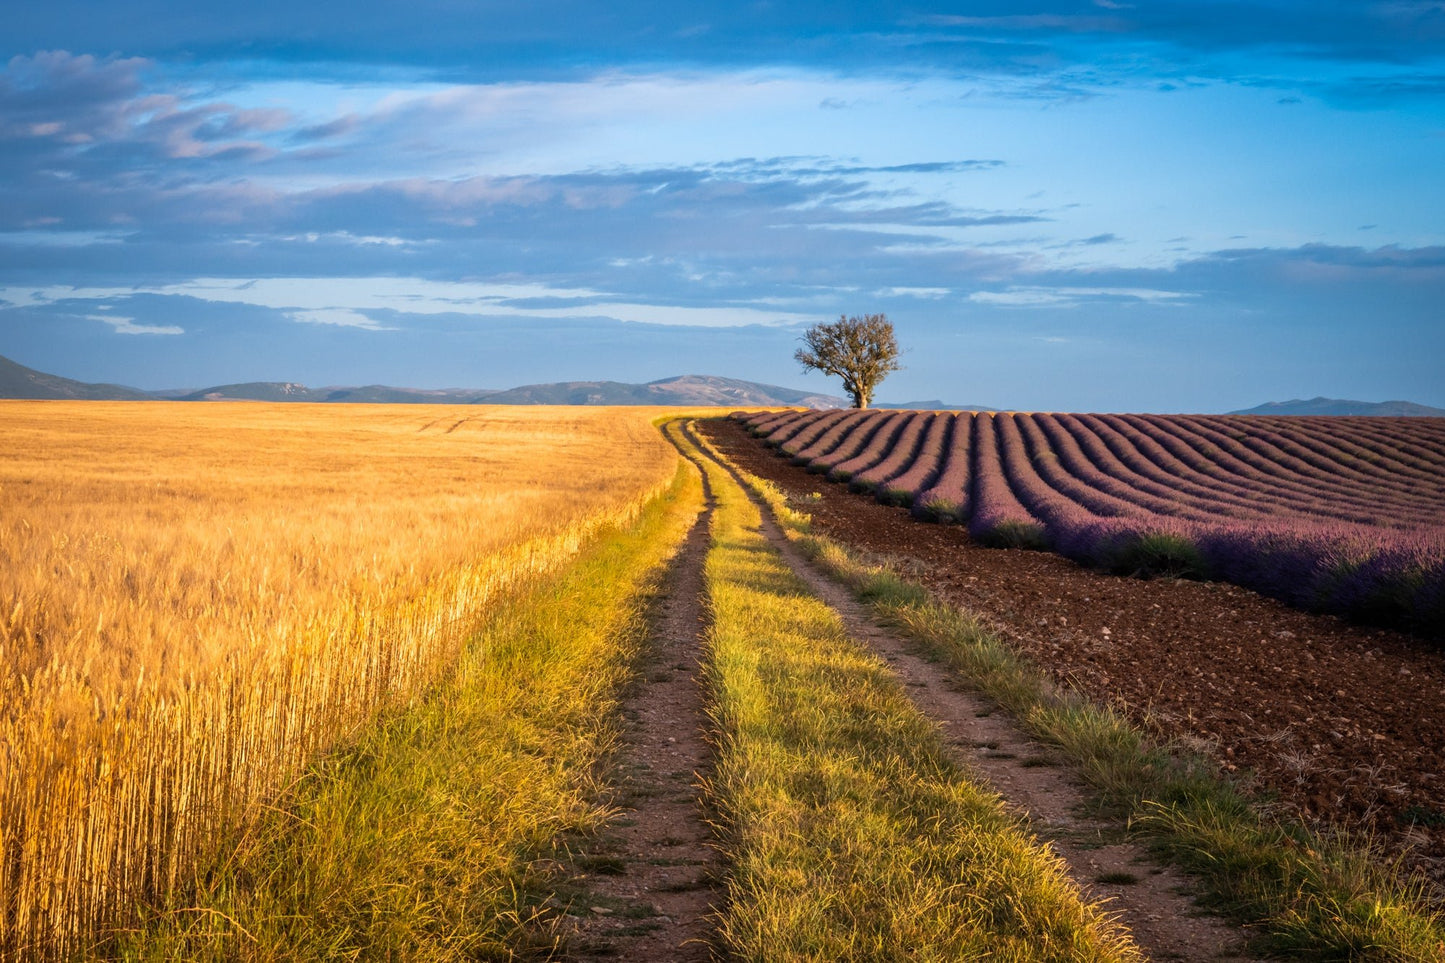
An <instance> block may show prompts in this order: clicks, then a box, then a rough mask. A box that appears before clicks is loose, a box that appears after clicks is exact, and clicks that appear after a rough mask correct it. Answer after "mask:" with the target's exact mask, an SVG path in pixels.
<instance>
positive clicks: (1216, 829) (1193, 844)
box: [712, 451, 1445, 963]
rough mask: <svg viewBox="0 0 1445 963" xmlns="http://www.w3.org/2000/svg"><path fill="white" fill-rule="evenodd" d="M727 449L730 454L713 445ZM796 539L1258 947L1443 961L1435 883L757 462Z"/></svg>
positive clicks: (755, 482) (757, 488)
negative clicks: (884, 554) (1135, 705)
mask: <svg viewBox="0 0 1445 963" xmlns="http://www.w3.org/2000/svg"><path fill="white" fill-rule="evenodd" d="M712 454H713V456H714V457H718V458H722V456H721V454H720V453H717V452H716V451H713V452H712ZM739 474H740V476H741V477H743V478H744V480H745V482H746V484H747V485H748V486H749V487H750V488H751V489H752V490H753V491H754V492H755V493H757V494H758V495H759V496H761V497H762V498H763V499H764V500H765V501H766V502H767V504H768V505H769V507H770V508H771V510H772V511H773V512H774V514H775V515H776V517H777V518H778V520H779V522H780V523H781V524H782V526H783V528H784V531H785V532H787V534H788V537H789V538H790V539H792V540H793V541H794V542H795V543H796V544H798V545H799V547H800V548H801V549H802V550H803V551H804V552H805V553H806V554H808V555H809V557H811V558H812V559H814V560H815V561H816V562H817V563H819V564H820V565H821V566H822V567H823V568H824V569H825V570H826V571H828V572H830V573H831V574H832V575H834V576H835V577H837V578H838V579H840V580H841V581H843V582H844V583H845V584H847V585H848V586H849V587H850V588H851V589H852V590H853V591H854V593H855V594H856V595H857V596H858V597H859V598H860V599H861V600H863V601H866V602H868V603H869V604H870V605H871V606H872V607H873V610H874V611H875V613H876V614H878V615H879V616H880V617H882V618H883V619H884V620H886V621H888V622H889V623H891V624H892V625H894V626H896V627H897V628H899V629H901V630H902V631H904V632H905V633H906V634H907V635H909V636H910V637H912V638H913V639H914V640H915V641H917V642H918V643H920V644H921V645H922V646H923V648H924V649H925V650H926V651H928V652H929V653H930V654H931V655H933V656H934V657H936V658H938V659H940V660H943V661H944V662H946V663H947V664H948V665H949V666H950V667H951V668H952V669H953V670H954V671H955V672H956V673H957V674H958V675H959V676H960V677H961V678H963V679H965V680H967V681H968V682H969V683H970V684H971V685H973V686H974V687H976V688H977V689H978V690H979V691H981V692H982V693H984V694H985V695H987V696H989V697H990V698H992V699H994V700H995V701H997V702H998V703H999V704H1000V705H1001V706H1003V707H1004V708H1005V709H1006V710H1007V711H1008V712H1009V713H1010V714H1011V715H1013V717H1014V718H1015V719H1016V720H1017V721H1018V722H1019V723H1020V724H1021V725H1022V726H1023V727H1024V728H1025V729H1026V730H1027V731H1028V732H1029V733H1031V734H1032V735H1034V736H1035V737H1036V738H1038V739H1040V740H1042V741H1044V742H1047V743H1050V744H1052V745H1054V746H1056V747H1058V748H1059V749H1060V750H1061V751H1062V752H1063V753H1064V755H1065V756H1066V757H1067V758H1068V759H1069V760H1070V761H1071V762H1072V764H1073V765H1074V766H1076V767H1077V769H1078V771H1079V773H1080V774H1081V776H1082V777H1083V778H1084V779H1085V780H1086V781H1087V783H1088V784H1089V785H1090V786H1091V787H1092V788H1093V789H1094V791H1095V792H1096V793H1097V794H1098V798H1099V801H1100V803H1101V804H1102V805H1104V806H1107V807H1110V808H1112V809H1114V810H1115V811H1119V812H1122V813H1123V814H1125V815H1126V816H1127V818H1128V820H1129V824H1130V827H1131V829H1132V830H1133V831H1134V832H1135V833H1136V834H1137V835H1138V836H1140V837H1141V838H1143V839H1145V840H1146V841H1147V842H1148V843H1149V844H1150V845H1151V846H1152V847H1153V848H1154V849H1155V850H1156V851H1157V852H1158V853H1159V854H1160V855H1161V856H1163V857H1164V858H1167V859H1168V860H1170V861H1171V862H1173V863H1174V864H1176V865H1178V866H1180V867H1181V868H1183V869H1185V870H1186V871H1188V872H1190V873H1192V874H1194V875H1195V876H1196V877H1197V878H1199V879H1200V881H1201V882H1202V884H1203V886H1204V889H1205V899H1206V902H1207V903H1208V904H1209V905H1211V906H1212V907H1213V908H1215V909H1216V910H1218V911H1219V912H1221V913H1222V914H1224V915H1226V916H1228V917H1230V918H1233V919H1235V920H1237V921H1239V922H1242V923H1245V924H1248V925H1250V926H1252V927H1253V928H1254V930H1255V932H1256V934H1257V936H1256V939H1255V945H1256V948H1257V949H1258V950H1259V951H1261V952H1265V953H1272V954H1278V955H1281V956H1288V957H1293V958H1298V959H1312V960H1358V961H1375V960H1379V961H1386V960H1388V961H1419V963H1430V961H1435V963H1438V961H1440V960H1445V919H1442V916H1441V914H1440V913H1439V912H1437V911H1436V910H1434V909H1432V905H1431V897H1430V894H1429V892H1428V890H1427V888H1426V887H1425V886H1424V885H1423V884H1421V883H1419V882H1418V881H1415V880H1411V879H1409V878H1407V877H1406V875H1405V874H1404V873H1403V872H1402V871H1401V869H1400V867H1399V866H1398V865H1396V864H1391V863H1388V862H1385V861H1382V860H1380V859H1379V858H1378V857H1376V856H1374V855H1372V854H1371V853H1370V851H1369V850H1368V848H1367V847H1365V846H1363V845H1362V844H1360V843H1359V842H1358V841H1352V840H1350V839H1347V838H1343V837H1336V838H1328V839H1327V838H1323V837H1322V836H1320V835H1319V834H1318V833H1315V832H1312V831H1311V830H1309V829H1308V828H1307V827H1305V826H1304V825H1302V824H1301V823H1299V822H1298V821H1297V820H1292V819H1287V818H1284V817H1281V816H1278V815H1276V814H1272V813H1270V812H1268V811H1267V810H1266V809H1265V808H1263V807H1262V806H1260V805H1259V804H1257V803H1256V802H1254V801H1252V800H1251V799H1249V798H1248V797H1246V796H1245V795H1244V794H1243V793H1242V792H1241V790H1240V789H1239V788H1238V787H1236V786H1235V785H1234V784H1232V783H1231V782H1230V781H1228V780H1226V779H1224V778H1223V777H1222V776H1220V775H1219V774H1218V769H1217V767H1216V766H1215V765H1214V764H1213V763H1212V762H1210V761H1209V760H1207V759H1204V758H1202V757H1199V756H1197V755H1194V754H1190V753H1187V752H1182V751H1179V750H1177V749H1171V748H1170V747H1165V746H1161V745H1158V744H1157V743H1156V742H1155V741H1153V740H1152V739H1151V738H1150V737H1149V736H1148V735H1147V734H1145V733H1144V732H1143V731H1142V730H1140V729H1139V728H1137V727H1135V726H1133V725H1132V724H1131V723H1129V721H1128V720H1127V719H1125V718H1124V717H1123V716H1121V715H1119V714H1118V713H1116V712H1113V711H1111V710H1110V709H1108V708H1107V707H1101V706H1098V705H1095V704H1093V703H1091V702H1089V701H1088V700H1087V699H1085V698H1084V697H1083V696H1081V695H1079V694H1078V693H1074V692H1062V691H1059V690H1058V689H1057V688H1056V687H1054V686H1053V685H1052V684H1051V683H1050V682H1049V681H1048V679H1047V678H1046V676H1045V675H1044V673H1043V672H1042V671H1041V670H1040V669H1038V668H1037V667H1036V666H1034V665H1032V664H1030V663H1029V662H1028V661H1027V660H1025V659H1024V658H1022V657H1021V656H1019V655H1018V654H1017V653H1016V652H1015V651H1014V650H1013V649H1012V648H1011V647H1010V646H1009V645H1008V644H1007V642H1005V641H1004V640H1003V639H1001V638H999V637H998V636H997V635H994V634H993V633H991V632H990V631H988V630H987V629H986V628H985V627H984V626H982V625H981V624H980V623H979V622H978V621H977V620H976V619H974V618H973V617H972V616H970V615H969V614H968V613H966V612H963V611H960V610H958V609H956V608H953V607H951V606H948V605H944V604H941V603H938V602H936V601H934V600H933V599H931V597H930V596H929V594H928V592H927V590H925V589H924V588H923V587H922V586H920V585H918V584H916V583H913V582H910V581H908V580H907V579H906V578H905V577H904V576H902V575H901V574H899V572H898V571H897V570H896V569H894V568H892V567H890V566H889V565H888V564H886V563H883V562H879V561H876V560H866V561H865V560H863V559H860V558H859V557H858V555H857V554H856V553H854V552H852V551H851V550H849V549H848V548H847V547H845V546H843V545H841V544H839V543H837V542H835V541H833V540H832V539H830V538H827V537H826V536H823V535H821V534H818V533H816V532H813V531H812V530H811V527H810V519H809V517H808V515H807V514H806V513H804V512H801V511H799V510H797V509H795V508H793V507H791V506H790V505H789V504H788V499H787V497H786V496H785V495H784V494H783V493H782V492H781V491H780V490H779V489H778V488H777V487H776V486H774V485H772V484H770V483H769V482H767V481H765V480H763V479H760V478H757V477H756V476H753V475H751V474H748V473H746V472H739Z"/></svg>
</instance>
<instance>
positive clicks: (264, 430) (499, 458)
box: [0, 402, 675, 957]
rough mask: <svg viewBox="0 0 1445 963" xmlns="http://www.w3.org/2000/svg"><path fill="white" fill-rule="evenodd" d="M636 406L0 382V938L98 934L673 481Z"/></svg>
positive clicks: (668, 459) (45, 941) (3, 952)
mask: <svg viewBox="0 0 1445 963" xmlns="http://www.w3.org/2000/svg"><path fill="white" fill-rule="evenodd" d="M654 414H655V412H650V411H646V410H641V409H556V408H552V409H540V410H539V409H525V408H502V407H497V408H485V407H423V406H415V407H413V406H345V407H330V406H311V405H253V404H223V405H182V404H163V403H154V404H150V403H142V404H101V403H65V402H42V403H27V402H5V403H0V840H3V860H0V956H6V957H8V956H10V955H18V954H25V955H27V956H36V957H52V956H68V955H73V954H74V953H75V952H77V951H84V950H85V949H86V948H88V947H90V946H93V945H94V943H95V941H96V939H97V938H98V934H102V933H103V932H104V931H105V930H106V928H107V927H114V926H117V925H121V924H123V923H124V922H125V921H126V918H127V917H128V916H129V915H130V914H131V913H132V912H133V907H134V906H135V905H136V903H137V901H140V900H144V899H146V898H148V897H151V896H154V895H155V894H159V893H165V892H170V891H172V890H173V889H174V888H175V887H177V886H184V885H185V884H186V873H187V871H188V869H189V868H190V867H192V866H193V865H195V863H196V861H197V859H198V858H200V857H201V856H202V855H203V853H205V851H206V848H207V847H208V846H214V845H215V841H216V840H217V839H218V838H221V837H223V836H225V835H226V834H228V833H234V832H235V831H236V830H237V828H238V827H244V826H245V825H247V824H248V823H249V822H250V821H252V820H253V819H254V817H255V814H256V813H257V812H258V810H259V807H261V806H262V805H264V804H265V802H266V801H267V800H268V799H270V798H272V797H274V796H275V794H276V793H277V792H278V791H280V790H281V789H282V788H283V787H284V786H285V785H286V784H287V783H288V782H289V781H290V780H292V779H293V778H295V776H296V774H297V773H298V772H299V771H300V770H301V769H302V767H303V766H304V765H305V764H306V762H307V761H308V760H309V759H311V758H313V757H314V756H315V754H316V753H317V752H318V751H320V750H323V749H325V748H326V747H328V746H331V745H334V744H336V743H337V742H338V741H340V740H344V739H346V738H347V737H348V735H349V734H351V733H354V732H355V731H356V730H357V729H358V727H360V726H361V725H364V724H365V723H366V722H367V721H368V720H369V719H370V718H372V717H373V716H374V715H375V713H377V712H378V711H381V710H385V709H387V708H390V707H395V706H397V705H400V704H405V703H406V702H407V701H408V700H410V699H412V698H414V697H415V696H416V695H417V694H418V693H419V692H421V691H422V690H423V689H424V688H425V687H426V686H427V685H428V684H429V683H431V682H433V681H434V680H435V679H436V678H437V677H438V676H439V675H440V674H442V673H443V672H445V671H446V669H447V667H448V666H449V665H451V663H452V662H453V660H454V658H455V655H456V653H457V651H458V650H459V647H460V645H461V643H462V641H463V639H464V636H465V631H466V628H467V626H468V624H469V615H471V614H472V613H475V612H476V611H477V610H478V608H479V607H480V606H481V605H482V604H483V603H484V602H485V601H486V600H487V598H488V597H490V596H491V595H493V594H494V593H495V592H497V591H498V590H499V589H501V588H503V587H505V586H506V585H508V584H509V583H511V582H513V581H515V580H516V579H518V578H520V577H525V576H526V575H528V574H530V573H535V572H539V571H544V570H548V569H551V568H554V567H556V566H557V565H559V564H561V563H562V562H563V561H565V560H566V559H567V558H569V557H570V556H571V555H572V554H573V553H575V551H576V550H577V548H578V547H579V546H580V544H581V543H582V542H583V541H584V540H585V539H586V537H587V536H588V534H589V533H590V532H591V531H593V530H595V529H596V527H598V526H600V525H602V524H605V523H608V522H612V521H618V520H621V519H624V518H626V517H628V516H630V515H632V514H634V513H635V512H636V511H637V510H638V509H639V508H640V506H641V504H642V503H643V502H644V501H645V500H646V499H647V498H648V497H650V496H651V495H652V494H653V493H654V492H656V491H657V490H659V489H660V488H661V487H662V486H663V485H665V484H666V483H667V481H668V480H669V479H670V477H671V475H672V472H673V468H674V465H675V454H674V452H673V451H672V449H671V448H670V447H669V446H667V445H666V444H665V443H664V442H663V441H662V439H661V438H660V437H659V436H658V433H657V431H656V430H655V429H654V428H653V427H652V425H651V423H650V420H649V419H650V418H651V417H652V416H653V415H654Z"/></svg>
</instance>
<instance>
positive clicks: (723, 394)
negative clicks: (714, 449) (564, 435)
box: [481, 375, 848, 408]
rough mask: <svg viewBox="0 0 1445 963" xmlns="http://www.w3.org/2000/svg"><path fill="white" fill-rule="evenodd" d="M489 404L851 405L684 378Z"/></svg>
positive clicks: (535, 389) (531, 393)
mask: <svg viewBox="0 0 1445 963" xmlns="http://www.w3.org/2000/svg"><path fill="white" fill-rule="evenodd" d="M481 403H482V404H488V405H686V406H693V407H703V406H714V405H715V406H721V407H736V408H774V407H779V406H786V405H796V406H799V407H806V408H843V407H847V404H848V402H847V401H845V400H844V399H842V398H835V397H833V396H832V395H819V394H810V393H808V392H806V391H797V390H795V389H793V388H782V387H779V386H777V385H764V384H758V383H757V382H754V381H740V380H738V379H736V378H720V377H716V376H713V375H682V376H680V377H677V378H663V379H662V380H660V381H649V382H648V383H647V384H641V385H637V384H627V383H625V382H621V381H563V382H559V383H556V384H540V385H523V386H522V387H520V388H512V389H511V390H509V391H499V392H497V393H496V394H491V395H488V396H487V397H485V398H483V399H481Z"/></svg>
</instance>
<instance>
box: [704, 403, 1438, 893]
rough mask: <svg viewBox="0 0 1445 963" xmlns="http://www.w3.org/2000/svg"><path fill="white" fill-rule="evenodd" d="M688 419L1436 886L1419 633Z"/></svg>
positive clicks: (1084, 679) (856, 535)
mask: <svg viewBox="0 0 1445 963" xmlns="http://www.w3.org/2000/svg"><path fill="white" fill-rule="evenodd" d="M700 427H701V428H702V430H703V432H704V434H706V435H707V436H708V437H709V438H710V439H711V440H712V441H713V443H714V444H716V445H717V446H718V447H719V448H721V449H722V450H723V452H724V453H726V454H727V455H728V456H729V457H730V458H732V459H733V460H734V461H735V463H736V464H738V465H740V466H741V467H743V468H744V469H746V470H748V471H750V472H753V473H754V474H756V475H759V476H761V477H764V478H767V479H770V480H772V481H773V482H775V483H777V484H778V485H780V486H781V487H782V488H783V489H784V490H785V491H787V492H789V493H790V494H793V495H794V496H799V497H800V498H801V499H802V500H803V502H804V506H803V507H805V508H806V510H807V511H809V512H810V513H811V514H812V515H813V518H814V521H815V524H816V525H817V526H818V527H819V528H820V529H821V530H822V531H823V532H825V533H827V534H829V535H831V536H833V537H835V538H837V539H839V540H840V541H843V542H845V543H847V544H850V545H854V546H857V547H859V548H861V549H863V550H865V551H868V552H871V553H874V554H878V555H887V556H891V557H894V558H896V559H899V560H902V561H903V562H904V563H905V564H906V565H908V566H909V567H910V568H911V569H912V570H913V574H914V577H915V578H917V579H918V580H919V581H921V582H923V583H925V584H926V585H928V586H929V588H930V589H932V590H933V591H934V592H935V593H937V594H938V595H940V596H942V597H943V598H945V599H947V600H949V601H951V602H953V603H955V604H957V605H960V606H962V607H965V608H967V609H969V610H971V611H973V612H975V613H977V614H979V615H981V616H984V617H985V618H986V619H987V620H989V621H990V622H991V623H992V624H993V626H994V627H995V628H996V629H997V630H998V631H999V632H1000V633H1002V634H1003V635H1005V636H1006V637H1008V638H1009V639H1011V640H1012V641H1013V643H1014V644H1015V645H1016V646H1017V647H1018V648H1019V650H1021V651H1022V652H1024V653H1025V654H1027V655H1028V656H1029V657H1030V658H1032V659H1033V660H1034V661H1035V662H1037V663H1038V664H1039V665H1040V666H1042V667H1044V668H1045V670H1046V671H1047V672H1048V673H1049V674H1050V675H1052V676H1053V677H1054V679H1055V680H1057V681H1058V682H1060V683H1062V684H1066V685H1072V686H1075V687H1077V688H1079V689H1081V690H1082V691H1084V692H1085V693H1087V694H1088V695H1089V696H1091V697H1092V698H1094V699H1096V700H1097V701H1100V702H1107V703H1109V704H1111V705H1114V706H1116V707H1117V708H1119V709H1121V710H1122V711H1123V712H1125V713H1126V714H1127V715H1128V716H1129V717H1130V718H1132V719H1134V720H1135V721H1137V722H1140V723H1142V724H1144V725H1146V726H1147V727H1149V728H1151V729H1153V730H1154V731H1156V732H1157V733H1159V734H1160V735H1162V736H1164V737H1166V738H1169V739H1173V740H1177V741H1178V742H1180V743H1183V744H1185V745H1186V746H1189V747H1191V748H1193V749H1196V750H1199V751H1202V752H1205V753H1208V754H1211V755H1213V757H1214V758H1216V759H1217V760H1218V762H1219V765H1220V766H1221V768H1222V769H1224V770H1226V771H1228V772H1230V773H1232V774H1234V775H1235V776H1236V777H1237V778H1239V779H1241V780H1244V781H1246V782H1247V783H1248V784H1249V785H1251V786H1252V787H1253V788H1255V789H1256V790H1257V791H1259V792H1261V793H1264V794H1266V795H1267V796H1270V797H1273V798H1276V799H1277V800H1278V802H1279V804H1280V805H1282V806H1284V807H1286V808H1287V809H1289V810H1291V811H1293V812H1295V813H1298V814H1299V815H1300V816H1302V817H1303V818H1305V819H1306V820H1308V821H1311V822H1312V823H1314V824H1316V825H1318V826H1320V827H1322V828H1331V827H1338V828H1345V829H1350V830H1366V831H1369V832H1370V833H1371V834H1373V836H1374V837H1375V839H1376V840H1377V841H1378V842H1379V844H1380V846H1381V847H1382V849H1383V850H1385V851H1387V852H1388V853H1390V854H1392V855H1393V854H1400V855H1403V856H1404V857H1405V859H1406V861H1407V863H1408V865H1410V866H1412V867H1414V868H1415V870H1416V871H1418V872H1419V873H1421V874H1423V875H1425V876H1426V877H1428V878H1430V879H1431V880H1433V881H1434V884H1435V885H1437V886H1440V887H1445V653H1441V652H1439V651H1438V650H1436V649H1432V648H1431V646H1430V644H1429V643H1427V642H1424V641H1422V640H1420V639H1417V638H1413V637H1411V636H1408V635H1403V634H1400V633H1397V632H1390V631H1385V630H1379V629H1370V628H1363V627H1360V626H1355V625H1351V624H1348V623H1345V622H1342V621H1340V620H1338V619H1335V618H1333V617H1327V616H1316V615H1310V614H1307V613H1303V612H1299V611H1295V610H1293V609H1290V608H1287V607H1285V606H1283V605H1281V604H1280V603H1278V602H1275V601H1273V600H1271V599H1267V598H1264V597H1262V596H1259V595H1256V594H1255V593H1253V592H1250V591H1248V590H1245V589H1241V588H1237V587H1235V586H1231V585H1225V584H1221V583H1206V582H1189V581H1181V580H1173V579H1155V580H1150V581H1145V580H1140V579H1131V578H1121V577H1117V576H1112V575H1107V574H1103V573H1099V572H1095V571H1091V570H1088V569H1084V568H1081V567H1080V566H1078V565H1076V564H1075V563H1073V562H1071V561H1069V560H1067V559H1064V558H1062V557H1060V556H1057V555H1053V554H1051V553H1048V552H1034V551H1023V550H1017V549H989V548H984V547H982V546H979V545H978V544H976V543H975V542H973V541H971V540H970V539H969V537H968V533H967V532H966V531H965V530H964V529H963V528H961V527H958V526H952V525H937V524H932V523H927V522H920V521H916V520H914V519H913V518H912V517H911V516H910V515H909V514H908V512H907V511H906V510H904V509H900V508H890V507H887V506H884V505H881V504H879V503H878V502H877V501H875V500H874V499H873V498H871V497H870V496H867V495H860V494H854V493H852V492H849V491H848V489H847V488H846V487H845V486H843V485H839V484H835V483H832V482H829V481H827V480H826V479H825V478H824V477H823V476H821V475H814V474H810V473H808V472H807V471H806V470H805V469H803V468H801V467H797V466H794V465H792V464H790V463H789V461H788V460H787V459H786V458H783V457H781V456H779V455H778V454H776V453H775V452H774V451H773V450H772V449H768V448H766V447H764V446H763V444H762V443H761V442H760V441H759V440H758V439H756V438H754V437H752V436H751V435H750V434H748V432H747V431H746V429H744V428H743V427H742V426H741V425H739V424H737V423H736V422H732V421H709V422H701V423H700ZM1441 891H1442V892H1445V889H1442V890H1441Z"/></svg>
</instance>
